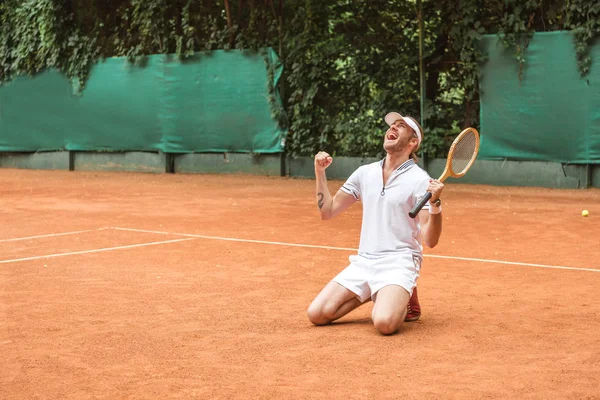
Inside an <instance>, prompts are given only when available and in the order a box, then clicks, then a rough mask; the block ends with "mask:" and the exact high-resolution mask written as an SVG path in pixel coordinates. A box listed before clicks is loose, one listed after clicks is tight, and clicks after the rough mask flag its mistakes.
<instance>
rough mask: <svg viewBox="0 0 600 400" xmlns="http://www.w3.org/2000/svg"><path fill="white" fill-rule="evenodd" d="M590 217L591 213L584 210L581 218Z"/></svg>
mask: <svg viewBox="0 0 600 400" xmlns="http://www.w3.org/2000/svg"><path fill="white" fill-rule="evenodd" d="M588 215H590V213H589V211H588V210H583V211H582V212H581V216H582V217H587V216H588Z"/></svg>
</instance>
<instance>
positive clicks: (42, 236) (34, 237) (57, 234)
mask: <svg viewBox="0 0 600 400" xmlns="http://www.w3.org/2000/svg"><path fill="white" fill-rule="evenodd" d="M105 229H111V228H98V229H87V230H85V231H74V232H62V233H49V234H47V235H38V236H27V237H20V238H12V239H0V243H4V242H17V241H19V240H30V239H39V238H45V237H55V236H66V235H77V234H78V233H86V232H95V231H102V230H105Z"/></svg>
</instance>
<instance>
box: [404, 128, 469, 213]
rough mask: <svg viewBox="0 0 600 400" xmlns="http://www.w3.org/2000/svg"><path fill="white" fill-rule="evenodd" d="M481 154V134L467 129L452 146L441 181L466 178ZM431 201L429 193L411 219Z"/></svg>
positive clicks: (415, 208) (416, 208)
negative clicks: (478, 154)
mask: <svg viewBox="0 0 600 400" xmlns="http://www.w3.org/2000/svg"><path fill="white" fill-rule="evenodd" d="M478 152H479V132H477V130H476V129H474V128H467V129H465V130H464V131H462V132H461V133H460V134H459V135H458V136H457V137H456V139H454V142H452V146H450V151H448V159H447V160H446V168H444V172H443V173H442V176H440V179H439V181H440V182H444V181H445V180H446V179H447V178H449V177H452V178H461V177H463V176H465V174H466V173H467V171H468V170H469V168H471V165H473V163H474V162H475V159H476V158H477V153H478ZM429 199H431V192H427V193H426V194H425V196H423V198H422V199H421V200H420V201H419V202H418V203H417V204H415V206H414V207H413V209H412V210H410V212H409V213H408V215H410V217H411V218H415V217H416V216H417V215H418V214H419V211H421V209H422V208H423V207H424V206H425V204H427V202H428V201H429Z"/></svg>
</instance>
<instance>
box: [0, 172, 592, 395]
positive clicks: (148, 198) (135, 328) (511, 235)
mask: <svg viewBox="0 0 600 400" xmlns="http://www.w3.org/2000/svg"><path fill="white" fill-rule="evenodd" d="M340 184H341V182H339V181H336V182H330V189H331V191H332V193H334V192H335V191H337V189H338V188H339V186H340ZM315 201H316V200H315V195H314V181H312V180H296V179H289V178H266V177H254V176H241V175H238V176H231V175H227V176H215V175H211V176H207V175H150V174H133V173H100V172H99V173H94V172H64V171H60V172H52V171H27V170H8V169H4V170H0V223H1V229H0V354H1V356H0V371H2V373H1V374H0V398H2V399H97V398H107V399H148V398H155V399H166V398H182V399H183V398H185V399H189V398H203V399H309V398H318V399H360V400H363V399H374V398H377V399H398V398H413V399H424V398H435V399H439V398H444V399H445V398H469V399H472V398H502V399H507V398H540V399H542V398H543V399H548V398H573V399H595V398H600V394H599V393H600V391H599V387H600V246H599V244H600V191H598V190H549V189H537V188H505V187H490V186H473V185H459V184H448V185H447V187H446V189H445V191H444V230H443V234H442V239H441V242H440V244H439V245H438V246H437V247H436V248H435V249H433V250H432V249H426V250H425V253H426V258H425V261H424V263H423V268H422V271H421V278H420V279H419V282H418V287H419V297H420V300H421V307H422V311H423V314H422V317H421V319H420V320H419V321H417V322H414V323H407V324H405V325H404V326H403V328H402V330H401V332H400V333H399V334H397V335H394V336H389V337H385V336H381V335H380V334H378V333H377V331H376V330H375V329H374V327H373V325H372V323H371V320H370V312H371V309H372V303H368V304H366V305H364V306H363V307H360V308H358V309H357V310H355V311H353V312H352V313H350V314H349V315H347V316H345V317H344V318H342V319H341V320H340V321H339V322H338V323H335V324H333V325H330V326H327V327H315V326H312V325H311V324H310V323H309V321H308V319H307V317H306V308H307V307H308V305H309V304H310V302H311V301H312V299H313V298H314V296H316V295H317V293H318V292H319V291H320V290H321V288H322V287H323V286H324V285H325V284H326V283H327V282H328V281H329V280H330V279H331V278H332V277H333V276H334V275H335V274H336V273H337V272H339V271H340V270H341V269H342V268H344V267H345V266H346V265H347V263H348V256H349V255H350V254H352V251H351V250H340V249H327V248H314V247H293V246H286V245H283V244H273V243H257V242H252V240H255V241H267V242H283V243H292V244H303V245H317V246H330V247H343V248H356V247H358V238H359V231H360V222H361V205H360V204H356V205H354V206H353V207H352V208H351V209H349V210H348V211H347V212H345V213H344V214H342V215H340V216H338V217H337V218H335V219H333V220H331V221H321V220H320V219H319V216H318V211H317V207H316V205H315ZM583 209H587V210H589V211H590V216H589V217H588V218H583V217H582V216H581V211H582V210H583ZM101 228H106V229H101ZM115 228H128V229H137V230H148V231H155V232H139V231H132V230H119V229H115ZM74 231H83V232H80V233H73V234H67V235H61V236H45V237H35V236H41V235H49V234H58V233H69V232H74ZM161 232H165V233H161ZM180 234H191V235H203V236H211V237H212V238H206V237H197V236H182V235H180ZM32 236H33V237H32ZM28 237H29V238H28ZM19 238H21V239H20V240H14V239H19ZM23 238H24V239H23ZM219 238H233V239H244V240H246V241H227V240H223V239H219ZM134 245H142V246H134ZM50 255H54V256H53V257H45V258H44V257H41V256H50ZM432 255H434V256H443V257H441V258H438V257H431V256H432ZM452 257H463V258H476V259H482V260H496V261H510V262H516V263H533V264H542V265H546V266H565V267H572V268H576V269H551V268H544V267H539V266H526V265H511V264H502V263H492V262H489V261H469V260H460V259H456V258H452ZM584 269H591V271H590V270H584Z"/></svg>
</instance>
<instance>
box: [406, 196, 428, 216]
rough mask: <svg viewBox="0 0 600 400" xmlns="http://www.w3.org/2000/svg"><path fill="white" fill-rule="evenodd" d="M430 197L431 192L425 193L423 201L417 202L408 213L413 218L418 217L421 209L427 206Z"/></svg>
mask: <svg viewBox="0 0 600 400" xmlns="http://www.w3.org/2000/svg"><path fill="white" fill-rule="evenodd" d="M430 198H431V192H427V193H426V194H425V196H423V198H422V199H421V201H419V202H418V203H417V204H415V206H414V207H413V209H412V210H410V212H409V213H408V215H409V216H410V217H411V218H414V217H416V216H417V214H419V211H421V208H423V207H424V206H425V204H427V202H428V201H429V199H430Z"/></svg>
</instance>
